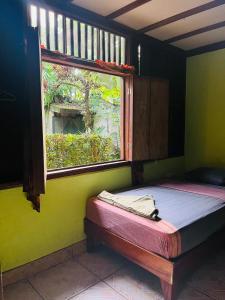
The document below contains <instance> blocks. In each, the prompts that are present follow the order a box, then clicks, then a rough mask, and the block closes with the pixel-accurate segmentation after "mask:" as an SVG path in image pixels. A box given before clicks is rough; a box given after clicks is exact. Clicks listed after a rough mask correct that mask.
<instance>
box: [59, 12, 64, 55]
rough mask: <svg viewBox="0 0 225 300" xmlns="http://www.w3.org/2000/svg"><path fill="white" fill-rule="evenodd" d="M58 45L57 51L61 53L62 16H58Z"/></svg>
mask: <svg viewBox="0 0 225 300" xmlns="http://www.w3.org/2000/svg"><path fill="white" fill-rule="evenodd" d="M58 44H59V51H60V52H63V18H62V15H58Z"/></svg>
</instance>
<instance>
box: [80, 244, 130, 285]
mask: <svg viewBox="0 0 225 300" xmlns="http://www.w3.org/2000/svg"><path fill="white" fill-rule="evenodd" d="M77 260H78V262H79V263H80V264H81V265H83V266H84V267H86V268H87V269H88V270H90V271H91V272H92V273H94V274H96V275H97V276H98V277H99V278H101V279H104V278H106V277H108V276H110V275H111V274H113V273H114V272H116V271H117V270H119V269H120V268H121V267H122V266H123V265H125V263H126V262H127V261H126V260H125V259H123V258H122V257H121V256H120V255H117V254H116V253H115V252H112V251H110V250H108V249H106V248H101V249H100V250H98V251H97V252H95V253H85V254H83V255H80V256H79V257H78V258H77Z"/></svg>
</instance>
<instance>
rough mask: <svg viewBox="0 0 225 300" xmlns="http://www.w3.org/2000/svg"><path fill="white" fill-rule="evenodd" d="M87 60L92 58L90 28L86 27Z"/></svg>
mask: <svg viewBox="0 0 225 300" xmlns="http://www.w3.org/2000/svg"><path fill="white" fill-rule="evenodd" d="M87 30H88V59H90V60H91V56H92V42H91V41H92V26H88V29H87Z"/></svg>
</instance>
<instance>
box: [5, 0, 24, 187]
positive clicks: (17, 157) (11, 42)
mask: <svg viewBox="0 0 225 300" xmlns="http://www.w3.org/2000/svg"><path fill="white" fill-rule="evenodd" d="M21 2H22V1H21ZM21 2H20V1H18V0H15V1H12V0H10V1H8V0H3V1H2V2H1V5H0V7H1V9H0V37H1V43H0V61H1V63H0V94H1V93H3V92H7V93H10V94H12V95H13V96H15V100H14V101H3V100H2V99H0V183H3V182H12V181H17V180H21V179H22V165H23V153H22V148H23V136H22V120H23V118H22V115H21V114H22V112H23V104H24V103H23V99H24V98H23V92H24V85H25V63H26V60H25V56H24V43H23V29H24V19H23V6H22V3H21ZM1 98H2V97H1Z"/></svg>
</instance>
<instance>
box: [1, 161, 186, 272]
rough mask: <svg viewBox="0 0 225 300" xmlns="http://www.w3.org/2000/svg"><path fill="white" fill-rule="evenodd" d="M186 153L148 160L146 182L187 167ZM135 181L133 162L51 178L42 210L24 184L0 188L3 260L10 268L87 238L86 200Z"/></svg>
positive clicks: (3, 264)
mask: <svg viewBox="0 0 225 300" xmlns="http://www.w3.org/2000/svg"><path fill="white" fill-rule="evenodd" d="M183 165H184V158H183V157H182V158H174V159H168V160H165V161H159V162H157V163H152V164H146V166H145V181H147V180H148V179H152V178H159V177H161V176H166V175H172V174H175V173H176V172H180V171H181V170H182V169H183ZM130 184H131V174H130V167H123V168H118V169H112V170H107V171H101V172H96V173H90V174H83V175H77V176H71V177H64V178H59V179H54V180H49V181H48V182H47V190H46V195H45V196H43V197H42V202H41V213H40V214H39V213H37V212H35V211H34V210H33V209H32V208H31V205H30V203H29V202H28V201H27V200H26V199H25V197H24V194H23V192H22V188H13V189H8V190H1V191H0V263H1V265H2V267H3V270H4V271H6V270H9V269H12V268H15V267H17V266H19V265H22V264H25V263H27V262H30V261H32V260H34V259H37V258H40V257H42V256H45V255H47V254H49V253H51V252H54V251H57V250H59V249H62V248H64V247H66V246H69V245H71V244H73V243H76V242H78V241H80V240H82V239H84V237H85V236H84V231H83V218H84V215H85V204H86V200H87V199H88V198H89V197H90V196H92V195H95V194H97V193H99V192H100V191H101V190H102V189H107V190H114V189H118V188H121V187H126V186H129V185H130Z"/></svg>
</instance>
